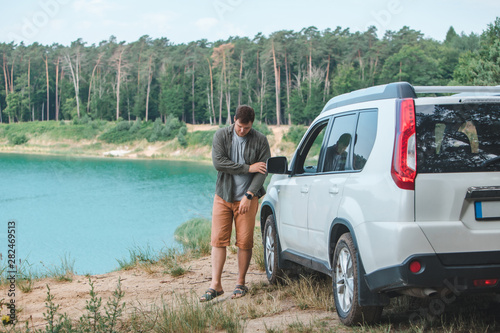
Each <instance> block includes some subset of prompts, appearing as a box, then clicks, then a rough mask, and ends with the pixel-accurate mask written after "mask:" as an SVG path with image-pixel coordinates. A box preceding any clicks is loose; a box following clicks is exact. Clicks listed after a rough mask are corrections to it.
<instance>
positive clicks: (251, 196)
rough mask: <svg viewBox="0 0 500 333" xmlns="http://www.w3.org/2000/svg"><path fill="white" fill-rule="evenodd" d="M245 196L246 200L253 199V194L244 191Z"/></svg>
mask: <svg viewBox="0 0 500 333" xmlns="http://www.w3.org/2000/svg"><path fill="white" fill-rule="evenodd" d="M245 196H246V197H247V199H248V200H252V199H253V194H250V193H248V192H247V193H245Z"/></svg>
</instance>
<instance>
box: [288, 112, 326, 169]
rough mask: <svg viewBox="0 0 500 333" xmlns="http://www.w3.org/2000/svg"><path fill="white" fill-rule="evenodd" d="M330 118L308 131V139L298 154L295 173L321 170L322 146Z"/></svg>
mask: <svg viewBox="0 0 500 333" xmlns="http://www.w3.org/2000/svg"><path fill="white" fill-rule="evenodd" d="M327 125H328V119H327V120H325V121H322V122H320V123H318V124H316V125H314V127H312V128H311V130H310V131H309V132H308V134H307V137H306V139H305V140H304V141H303V142H302V146H301V147H299V149H298V150H297V151H298V154H297V156H296V161H295V167H294V174H308V173H316V172H318V170H319V168H318V167H319V165H320V156H321V147H322V145H323V140H324V138H325V132H326V129H327V127H328V126H327Z"/></svg>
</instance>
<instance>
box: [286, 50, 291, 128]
mask: <svg viewBox="0 0 500 333" xmlns="http://www.w3.org/2000/svg"><path fill="white" fill-rule="evenodd" d="M285 76H286V113H287V114H288V125H291V124H292V119H291V115H290V82H291V80H290V73H289V71H288V59H287V52H286V49H285Z"/></svg>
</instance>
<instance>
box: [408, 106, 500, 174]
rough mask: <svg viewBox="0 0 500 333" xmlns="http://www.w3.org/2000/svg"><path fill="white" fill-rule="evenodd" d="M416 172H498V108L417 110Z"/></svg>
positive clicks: (430, 108)
mask: <svg viewBox="0 0 500 333" xmlns="http://www.w3.org/2000/svg"><path fill="white" fill-rule="evenodd" d="M415 112H416V118H417V121H416V126H417V128H416V130H417V172H419V173H443V172H480V171H500V104H499V103H483V104H476V103H470V104H452V105H424V106H417V107H416V110H415Z"/></svg>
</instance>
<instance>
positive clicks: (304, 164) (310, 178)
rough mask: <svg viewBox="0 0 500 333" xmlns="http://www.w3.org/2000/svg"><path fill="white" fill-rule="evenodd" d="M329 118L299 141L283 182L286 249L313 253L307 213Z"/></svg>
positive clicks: (281, 214) (283, 242)
mask: <svg viewBox="0 0 500 333" xmlns="http://www.w3.org/2000/svg"><path fill="white" fill-rule="evenodd" d="M328 123H329V119H325V120H322V121H320V122H318V123H316V124H313V125H312V126H311V127H310V129H309V131H308V132H307V133H306V135H305V136H304V139H303V140H302V142H301V143H300V144H299V147H298V148H297V151H296V153H295V156H294V159H293V161H292V166H291V175H290V177H287V178H285V179H281V180H280V181H279V183H276V185H278V186H279V190H278V191H279V193H278V196H279V200H278V201H279V202H280V206H279V213H278V216H277V218H278V220H279V224H280V241H281V248H282V250H284V251H286V250H292V251H293V252H298V253H309V252H310V251H309V250H308V248H309V246H310V244H308V242H307V241H306V240H307V238H306V237H307V215H308V202H309V191H310V188H311V184H312V183H313V182H314V180H315V178H316V176H317V174H318V167H319V166H320V165H321V164H320V162H321V160H320V157H321V156H320V152H321V147H322V145H323V141H324V136H325V132H326V129H327V128H328Z"/></svg>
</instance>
